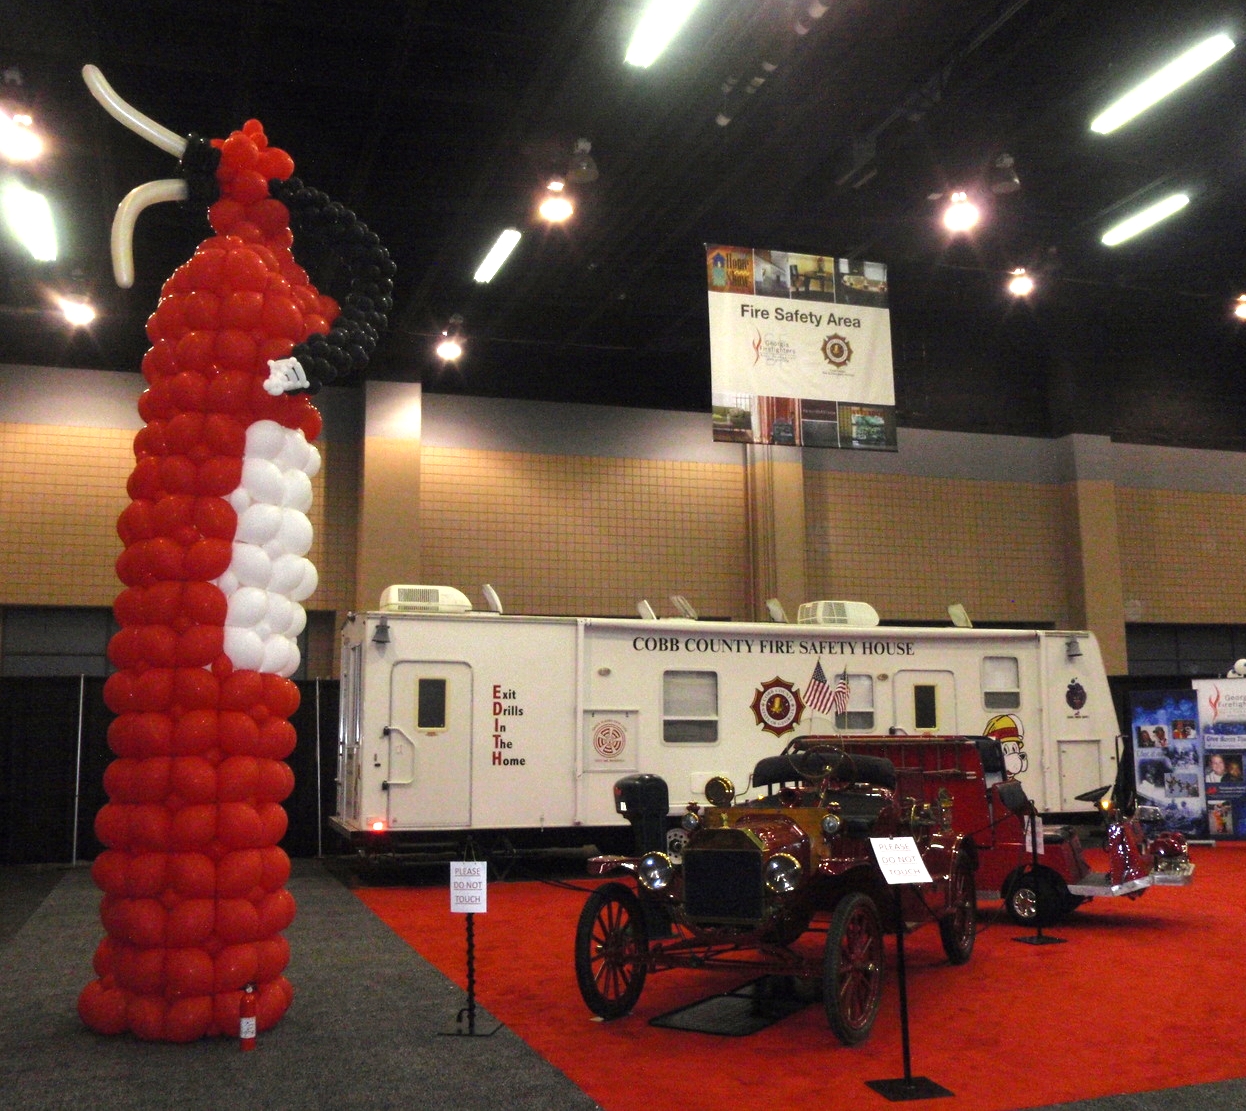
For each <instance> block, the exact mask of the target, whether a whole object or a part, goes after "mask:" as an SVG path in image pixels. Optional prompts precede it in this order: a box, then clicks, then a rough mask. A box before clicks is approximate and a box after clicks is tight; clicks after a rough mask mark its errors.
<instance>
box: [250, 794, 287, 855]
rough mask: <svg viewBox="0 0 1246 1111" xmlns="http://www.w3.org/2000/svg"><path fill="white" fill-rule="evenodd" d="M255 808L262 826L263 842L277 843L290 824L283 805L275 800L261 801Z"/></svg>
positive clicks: (266, 843)
mask: <svg viewBox="0 0 1246 1111" xmlns="http://www.w3.org/2000/svg"><path fill="white" fill-rule="evenodd" d="M256 809H257V810H258V811H259V815H260V821H261V823H263V826H264V840H263V844H265V845H275V844H277V842H278V841H280V840H281V839H282V838H283V837H284V836H285V835H286V829H287V828H288V827H289V825H290V816H289V815H288V814H287V813H286V811H285V807H283V806H281V805H280V804H278V803H275V802H262V803H260V804H259V806H258V807H256Z"/></svg>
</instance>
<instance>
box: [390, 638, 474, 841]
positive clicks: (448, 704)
mask: <svg viewBox="0 0 1246 1111" xmlns="http://www.w3.org/2000/svg"><path fill="white" fill-rule="evenodd" d="M386 739H387V741H388V755H389V764H388V770H387V775H386V783H387V784H388V786H387V788H386V790H387V793H388V796H389V797H388V802H387V809H388V822H389V827H390V828H391V829H419V828H422V827H427V826H468V825H470V824H471V820H472V805H471V799H472V768H471V755H472V669H471V667H470V666H468V665H467V664H465V663H456V662H442V661H427V662H426V661H422V660H421V661H416V660H400V661H399V662H398V663H396V664H394V667H393V670H392V671H391V672H390V687H389V725H388V727H387V729H386Z"/></svg>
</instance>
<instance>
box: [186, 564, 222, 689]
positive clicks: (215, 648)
mask: <svg viewBox="0 0 1246 1111" xmlns="http://www.w3.org/2000/svg"><path fill="white" fill-rule="evenodd" d="M202 543H205V544H210V543H223V541H210V540H205V541H202ZM224 643H225V630H224V627H223V626H221V625H192V626H191V627H190V628H189V629H187V630H186V631H185V632H184V633H183V634H182V635H181V636H180V637H178V641H177V656H176V658H177V663H178V666H179V667H182V668H186V667H207V666H209V665H210V664H211V663H212V661H213V660H214V659H216V657H217V656H219V655H220V653H221V648H222V646H223V645H224Z"/></svg>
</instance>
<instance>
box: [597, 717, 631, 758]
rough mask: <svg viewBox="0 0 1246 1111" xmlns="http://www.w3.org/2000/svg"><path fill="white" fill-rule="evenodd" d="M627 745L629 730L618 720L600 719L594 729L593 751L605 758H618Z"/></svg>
mask: <svg viewBox="0 0 1246 1111" xmlns="http://www.w3.org/2000/svg"><path fill="white" fill-rule="evenodd" d="M626 747H627V730H626V729H624V728H623V726H622V725H620V724H619V723H618V722H617V721H599V722H598V723H597V725H596V726H595V727H594V729H593V751H594V752H596V753H597V755H598V756H600V757H601V758H602V759H603V760H617V759H618V758H619V757H620V756H621V755H622V754H623V750H624V749H625V748H626Z"/></svg>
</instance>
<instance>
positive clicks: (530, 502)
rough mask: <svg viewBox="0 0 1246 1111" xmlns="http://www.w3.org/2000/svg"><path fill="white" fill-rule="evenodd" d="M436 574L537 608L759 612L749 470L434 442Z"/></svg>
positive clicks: (425, 540)
mask: <svg viewBox="0 0 1246 1111" xmlns="http://www.w3.org/2000/svg"><path fill="white" fill-rule="evenodd" d="M421 502H422V505H423V510H424V517H423V532H422V537H421V548H422V552H423V569H424V576H425V578H424V581H426V582H435V583H441V584H444V585H448V586H456V587H458V588H459V589H461V590H463V591H465V592H466V593H467V594H468V596H469V597H471V598H472V600H473V604H475V605H477V606H481V605H483V602H482V600H481V593H480V585H481V584H482V583H486V582H487V583H491V584H492V585H493V586H494V587H495V588H496V589H497V591H498V593H499V594H500V595H501V598H502V604H503V606H504V607H505V608H506V609H507V610H509V611H512V612H523V613H541V614H554V613H580V614H620V615H632V614H634V613H635V612H636V602H637V601H638V600H639V599H641V598H648V599H650V601H651V602H652V604H653V606H654V608H655V609H656V610H657V611H658V613H659V614H663V613H665V614H668V615H669V614H673V613H674V610H673V608H672V607H671V606H670V603H669V602H668V600H667V598H668V595H670V594H684V595H685V596H686V597H687V598H688V600H689V601H690V602H691V603H692V604H693V605H694V606H695V607H696V608H697V610H698V611H699V612H700V613H701V614H702V615H703V616H707V617H708V616H715V617H728V616H730V617H742V616H745V615H746V614H747V612H748V574H747V558H748V556H747V552H748V546H747V540H746V537H745V509H744V486H743V478H742V475H741V472H740V468H738V467H732V466H722V465H716V464H705V463H692V462H668V461H659V460H647V459H619V458H593V457H589V456H553V455H535V454H526V453H513V452H497V451H476V450H471V449H465V448H434V447H428V446H426V447H425V449H424V457H423V468H422V473H421Z"/></svg>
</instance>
